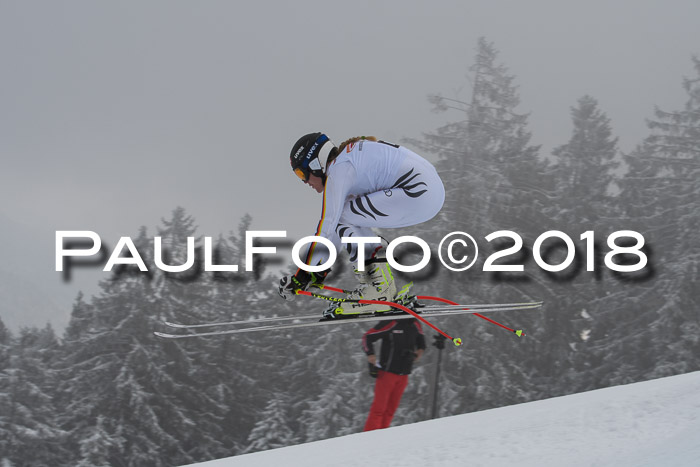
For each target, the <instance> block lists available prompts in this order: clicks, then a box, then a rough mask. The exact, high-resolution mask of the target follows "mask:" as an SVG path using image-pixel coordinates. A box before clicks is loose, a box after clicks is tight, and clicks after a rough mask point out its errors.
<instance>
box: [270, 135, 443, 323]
mask: <svg viewBox="0 0 700 467" xmlns="http://www.w3.org/2000/svg"><path fill="white" fill-rule="evenodd" d="M290 162H291V165H292V169H293V170H294V173H295V174H296V175H297V176H298V177H299V178H300V179H301V180H302V181H303V182H304V183H306V184H307V185H309V186H311V187H312V188H313V189H315V190H316V191H317V192H318V193H323V204H322V208H321V219H320V221H319V223H318V228H317V229H316V233H315V235H316V236H320V237H324V238H327V239H329V240H330V241H331V242H332V243H333V245H334V246H335V248H336V250H338V251H339V250H340V249H341V248H342V247H343V244H342V242H341V238H342V237H355V238H357V237H374V236H376V235H375V234H374V233H373V232H372V230H371V229H372V228H375V227H376V228H387V227H388V228H398V227H406V226H410V225H416V224H419V223H421V222H425V221H428V220H430V219H432V218H433V217H434V216H435V215H436V214H437V213H438V212H439V211H440V209H441V208H442V205H443V203H444V201H445V189H444V187H443V185H442V181H441V180H440V177H439V175H438V174H437V171H436V170H435V168H434V167H433V166H432V165H431V164H430V163H429V162H428V161H426V160H425V159H424V158H422V157H421V156H419V155H418V154H416V153H414V152H413V151H410V150H409V149H406V148H404V147H401V146H398V145H395V144H391V143H387V142H384V141H378V140H377V139H376V138H375V137H355V138H351V139H349V140H347V141H344V142H343V143H341V145H340V146H339V147H336V146H335V145H334V144H333V142H332V141H331V140H330V139H329V138H328V136H326V135H325V134H323V133H310V134H307V135H304V136H302V137H301V138H300V139H299V140H298V141H297V142H296V143H295V144H294V146H293V147H292V151H291V154H290ZM345 248H346V250H347V251H348V253H349V254H350V261H351V262H355V261H358V256H359V255H358V251H357V249H358V244H356V243H348V244H346V245H345ZM363 253H364V258H365V264H364V271H360V270H359V264H358V268H357V269H355V277H356V278H357V280H358V282H359V285H358V287H357V288H356V289H355V291H354V292H353V293H352V294H350V295H349V296H348V298H350V299H353V300H359V299H362V300H381V301H394V299H395V297H396V295H397V288H396V284H395V282H394V277H393V274H392V272H391V268H390V267H389V264H388V263H387V260H386V254H385V252H384V250H383V248H382V245H381V243H374V244H365V245H364V251H363ZM327 258H328V253H327V251H325V249H324V248H317V244H316V243H313V244H311V245H310V246H309V248H308V250H306V254H305V258H304V256H302V259H303V260H304V263H305V264H308V265H312V266H315V265H319V264H322V263H324V262H325V261H326V259H327ZM327 274H328V270H326V271H323V272H316V273H310V272H307V271H304V270H303V269H298V270H297V272H296V273H295V274H293V275H289V276H285V277H283V278H282V279H281V280H280V285H279V294H280V296H282V298H284V299H285V300H291V299H293V298H294V297H295V295H296V292H297V290H306V289H308V288H309V287H310V286H311V285H322V284H323V280H324V279H325V277H326V275H327ZM389 309H390V308H389V307H387V306H385V305H381V304H358V303H353V305H352V308H350V307H348V306H347V304H342V303H333V304H332V305H331V306H329V308H328V309H326V310H325V311H324V317H326V318H329V319H331V318H336V317H342V315H353V314H357V313H368V312H383V311H388V310H389Z"/></svg>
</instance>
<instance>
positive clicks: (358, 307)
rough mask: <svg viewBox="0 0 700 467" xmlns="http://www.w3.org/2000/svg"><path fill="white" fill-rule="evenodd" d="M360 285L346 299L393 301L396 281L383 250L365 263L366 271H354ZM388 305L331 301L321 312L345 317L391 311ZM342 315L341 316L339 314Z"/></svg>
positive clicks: (328, 315)
mask: <svg viewBox="0 0 700 467" xmlns="http://www.w3.org/2000/svg"><path fill="white" fill-rule="evenodd" d="M355 277H356V278H357V280H358V282H359V283H360V285H359V286H358V287H357V288H356V289H355V290H354V291H353V292H352V293H350V294H349V295H348V296H347V297H346V299H347V300H378V301H384V302H387V301H393V300H394V297H396V282H395V281H394V275H393V274H392V272H391V267H390V266H389V263H388V262H387V260H386V256H385V255H384V252H383V251H381V250H380V251H379V252H378V253H376V254H375V255H374V256H373V257H372V258H371V259H370V260H369V261H367V263H366V271H355ZM392 310H393V308H391V307H390V306H388V305H382V304H378V303H371V304H368V303H367V304H366V303H357V302H339V303H333V304H331V306H329V307H328V309H326V311H324V312H323V316H324V317H325V318H338V317H342V318H347V317H353V316H356V315H365V314H369V313H383V312H388V311H392ZM341 315H342V316H341Z"/></svg>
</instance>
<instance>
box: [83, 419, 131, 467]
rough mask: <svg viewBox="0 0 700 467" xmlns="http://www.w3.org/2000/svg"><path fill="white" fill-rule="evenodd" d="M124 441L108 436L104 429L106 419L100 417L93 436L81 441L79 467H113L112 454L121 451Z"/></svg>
mask: <svg viewBox="0 0 700 467" xmlns="http://www.w3.org/2000/svg"><path fill="white" fill-rule="evenodd" d="M123 442H124V440H123V439H121V438H119V437H115V436H114V435H110V434H108V433H107V432H106V431H105V429H104V417H103V416H98V417H97V423H96V424H95V427H94V428H93V429H92V434H91V435H89V436H87V437H86V438H85V439H83V440H81V441H80V456H81V459H80V462H78V463H77V464H76V465H77V467H111V464H110V463H109V458H110V452H111V451H112V450H114V449H117V450H118V449H119V446H120V444H121V443H123Z"/></svg>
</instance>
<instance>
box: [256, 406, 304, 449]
mask: <svg viewBox="0 0 700 467" xmlns="http://www.w3.org/2000/svg"><path fill="white" fill-rule="evenodd" d="M287 406H288V402H287V401H285V400H284V396H275V395H273V397H272V398H271V399H270V400H269V401H268V403H267V405H266V406H265V409H264V410H263V411H262V412H261V413H260V417H259V420H258V422H257V423H256V424H255V426H254V427H253V429H252V431H251V432H250V435H249V436H248V441H249V443H250V444H249V445H248V447H247V449H246V452H255V451H264V450H266V449H276V448H281V447H285V446H291V445H293V444H296V443H297V442H298V438H297V437H296V436H295V435H294V433H293V432H292V430H291V429H290V428H289V424H288V423H289V422H288V411H287Z"/></svg>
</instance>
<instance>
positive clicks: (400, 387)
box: [364, 370, 408, 431]
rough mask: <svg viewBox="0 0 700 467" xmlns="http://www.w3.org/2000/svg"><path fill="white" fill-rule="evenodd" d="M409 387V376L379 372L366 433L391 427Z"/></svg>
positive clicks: (366, 424)
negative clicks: (405, 390)
mask: <svg viewBox="0 0 700 467" xmlns="http://www.w3.org/2000/svg"><path fill="white" fill-rule="evenodd" d="M407 385H408V375H397V374H396V373H389V372H388V371H382V370H379V374H378V375H377V382H376V384H375V385H374V401H373V402H372V407H370V409H369V417H367V422H366V423H365V429H364V431H371V430H376V429H378V428H388V427H389V425H390V424H391V419H392V418H394V412H396V409H397V408H398V406H399V402H401V395H403V391H404V389H406V386H407Z"/></svg>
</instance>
